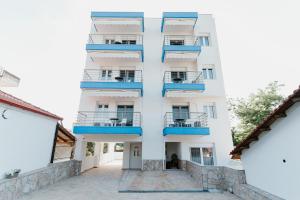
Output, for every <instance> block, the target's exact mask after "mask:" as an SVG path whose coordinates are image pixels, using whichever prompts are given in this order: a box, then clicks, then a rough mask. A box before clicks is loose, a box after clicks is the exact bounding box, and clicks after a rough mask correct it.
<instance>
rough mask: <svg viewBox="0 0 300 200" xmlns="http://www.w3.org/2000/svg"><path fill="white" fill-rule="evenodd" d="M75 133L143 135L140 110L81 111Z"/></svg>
mask: <svg viewBox="0 0 300 200" xmlns="http://www.w3.org/2000/svg"><path fill="white" fill-rule="evenodd" d="M73 132H74V133H75V134H125V135H142V128H141V113H140V112H88V111H85V112H79V113H78V118H77V122H76V123H75V124H74V127H73Z"/></svg>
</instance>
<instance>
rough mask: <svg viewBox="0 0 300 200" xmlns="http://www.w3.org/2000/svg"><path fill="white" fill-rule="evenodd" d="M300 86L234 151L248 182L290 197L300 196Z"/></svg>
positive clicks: (285, 197)
mask: <svg viewBox="0 0 300 200" xmlns="http://www.w3.org/2000/svg"><path fill="white" fill-rule="evenodd" d="M299 102H300V87H299V89H297V90H295V91H294V93H293V94H292V95H290V96H289V97H288V98H287V99H286V100H285V101H284V102H283V103H282V104H281V105H280V106H279V107H278V108H277V109H275V110H274V111H273V112H272V113H271V114H270V115H269V116H268V117H267V118H266V119H265V120H264V121H263V122H262V123H261V124H260V125H259V126H258V127H257V128H256V129H255V130H254V131H253V132H252V133H251V134H250V135H249V136H248V137H247V138H246V139H245V140H244V141H243V142H242V143H240V144H239V145H237V147H236V148H235V149H234V150H233V151H232V152H231V154H232V155H233V157H234V158H241V160H242V163H243V166H244V169H245V172H246V178H247V183H248V184H250V185H253V186H255V187H257V188H260V189H262V190H265V191H267V192H269V193H271V194H274V195H276V196H278V197H281V198H283V199H288V200H297V199H299V189H300V187H299V180H300V173H299V169H300V160H299V152H300V147H299V144H298V143H299V141H300V134H299V130H300V123H299V122H300V117H299V116H300V103H299Z"/></svg>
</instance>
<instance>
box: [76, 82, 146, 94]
mask: <svg viewBox="0 0 300 200" xmlns="http://www.w3.org/2000/svg"><path fill="white" fill-rule="evenodd" d="M80 88H81V89H90V90H105V91H107V92H111V91H112V92H114V91H118V90H121V91H123V92H126V91H128V92H136V91H138V92H139V94H140V96H143V83H141V82H92V81H82V82H81V83H80ZM124 90H125V91H124ZM105 91H103V92H105Z"/></svg>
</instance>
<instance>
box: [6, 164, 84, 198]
mask: <svg viewBox="0 0 300 200" xmlns="http://www.w3.org/2000/svg"><path fill="white" fill-rule="evenodd" d="M80 168H81V161H77V160H70V161H65V162H59V163H53V164H49V165H48V166H47V167H45V168H41V169H37V170H34V171H31V172H27V173H24V174H20V175H19V176H18V177H16V178H12V179H2V180H0V200H15V199H18V198H20V197H22V196H23V195H25V194H27V193H30V192H33V191H35V190H39V189H41V188H43V187H45V186H47V185H51V184H54V183H56V182H58V181H60V180H62V179H64V178H68V177H71V176H77V175H79V174H80Z"/></svg>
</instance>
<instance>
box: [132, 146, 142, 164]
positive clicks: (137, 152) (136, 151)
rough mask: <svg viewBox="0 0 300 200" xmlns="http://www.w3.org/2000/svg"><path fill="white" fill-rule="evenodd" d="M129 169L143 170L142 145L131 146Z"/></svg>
mask: <svg viewBox="0 0 300 200" xmlns="http://www.w3.org/2000/svg"><path fill="white" fill-rule="evenodd" d="M129 168H130V169H141V168H142V143H131V144H130V161H129Z"/></svg>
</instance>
